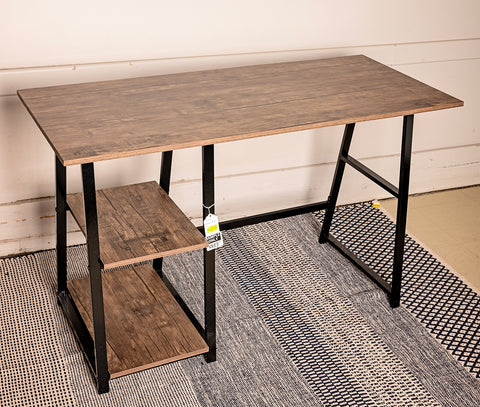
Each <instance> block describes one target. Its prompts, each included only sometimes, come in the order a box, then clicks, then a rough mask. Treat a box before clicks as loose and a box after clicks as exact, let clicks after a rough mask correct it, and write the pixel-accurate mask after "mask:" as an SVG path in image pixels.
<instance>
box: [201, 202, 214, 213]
mask: <svg viewBox="0 0 480 407" xmlns="http://www.w3.org/2000/svg"><path fill="white" fill-rule="evenodd" d="M202 206H203V207H204V208H205V209H206V210H207V211H208V214H209V215H211V213H210V209H211V208H213V207H214V206H215V204H214V203H213V204H211V205H210V206H205V205H204V204H203V203H202Z"/></svg>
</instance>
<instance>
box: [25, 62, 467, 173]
mask: <svg viewBox="0 0 480 407" xmlns="http://www.w3.org/2000/svg"><path fill="white" fill-rule="evenodd" d="M18 95H19V97H20V98H21V100H22V101H23V103H24V104H25V106H26V108H27V109H28V111H29V112H30V114H31V115H32V117H33V118H34V120H35V121H36V123H37V124H38V126H39V127H40V129H41V130H42V132H43V134H44V135H45V137H46V138H47V140H48V141H49V143H50V144H51V146H52V147H53V149H54V150H55V152H56V154H57V156H58V157H59V159H60V160H61V162H62V163H63V164H64V165H73V164H83V163H89V162H94V161H101V160H108V159H113V158H120V157H127V156H132V155H140V154H147V153H153V152H160V151H168V150H175V149H179V148H186V147H194V146H202V145H208V144H215V143H220V142H225V141H233V140H241V139H246V138H252V137H259V136H265V135H271V134H279V133H285V132H290V131H297V130H306V129H312V128H318V127H326V126H334V125H340V124H346V123H354V122H360V121H365V120H374V119H381V118H387V117H395V116H403V115H409V114H416V113H421V112H428V111H433V110H439V109H446V108H451V107H458V106H462V105H463V102H462V101H461V100H458V99H456V98H454V97H452V96H449V95H447V94H445V93H443V92H441V91H439V90H436V89H434V88H432V87H430V86H428V85H426V84H424V83H422V82H420V81H418V80H415V79H413V78H410V77H408V76H406V75H404V74H402V73H400V72H398V71H395V70H394V69H392V68H390V67H388V66H385V65H383V64H380V63H378V62H376V61H374V60H372V59H370V58H367V57H365V56H363V55H356V56H347V57H339V58H328V59H319V60H312V61H300V62H288V63H279V64H269V65H256V66H248V67H240V68H228V69H216V70H210V71H200V72H190V73H181V74H172V75H161V76H151V77H143V78H133V79H122V80H116V81H106V82H95V83H83V84H75V85H65V86H54V87H47V88H38V89H27V90H19V91H18Z"/></svg>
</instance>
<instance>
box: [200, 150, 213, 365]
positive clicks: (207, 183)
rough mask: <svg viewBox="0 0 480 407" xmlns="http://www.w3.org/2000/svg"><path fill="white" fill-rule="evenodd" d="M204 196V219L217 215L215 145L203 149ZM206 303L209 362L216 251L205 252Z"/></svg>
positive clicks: (206, 339)
mask: <svg viewBox="0 0 480 407" xmlns="http://www.w3.org/2000/svg"><path fill="white" fill-rule="evenodd" d="M202 195H203V218H205V217H206V216H207V215H208V213H209V212H208V209H207V208H209V210H210V213H212V214H213V213H215V206H214V204H215V173H214V150H213V145H209V146H204V147H202ZM203 274H204V296H205V298H204V301H205V341H206V342H207V345H208V347H209V351H208V353H207V354H206V355H205V359H206V360H207V362H214V361H215V360H216V359H217V343H216V342H217V339H216V323H215V318H216V316H215V250H211V251H207V250H206V249H204V250H203Z"/></svg>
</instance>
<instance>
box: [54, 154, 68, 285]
mask: <svg viewBox="0 0 480 407" xmlns="http://www.w3.org/2000/svg"><path fill="white" fill-rule="evenodd" d="M55 178H56V194H55V196H56V221H57V294H59V293H63V292H65V291H66V290H67V168H66V167H65V166H64V165H63V164H62V163H61V162H60V160H59V159H58V157H56V156H55Z"/></svg>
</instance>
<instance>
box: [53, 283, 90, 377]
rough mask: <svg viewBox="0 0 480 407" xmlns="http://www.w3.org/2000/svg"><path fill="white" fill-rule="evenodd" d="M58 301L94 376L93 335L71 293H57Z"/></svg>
mask: <svg viewBox="0 0 480 407" xmlns="http://www.w3.org/2000/svg"><path fill="white" fill-rule="evenodd" d="M57 300H58V303H59V304H60V306H61V308H62V311H63V313H64V314H65V316H66V317H67V320H68V322H69V324H70V326H71V327H72V329H73V333H74V334H75V337H76V338H77V340H78V343H79V344H80V346H81V347H82V350H83V354H84V355H85V359H86V360H87V362H88V367H89V368H90V370H91V371H92V373H93V375H94V376H96V375H95V368H94V366H95V351H94V345H93V339H92V335H90V332H89V331H88V328H87V326H86V325H85V322H84V321H83V318H82V316H81V315H80V312H79V311H78V308H77V306H76V305H75V302H74V301H73V299H72V296H71V295H70V293H69V291H68V290H66V291H61V292H59V293H57Z"/></svg>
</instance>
